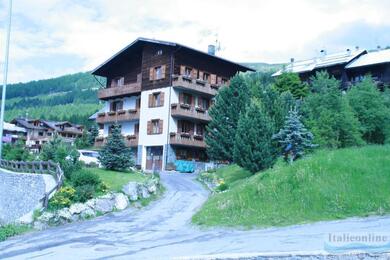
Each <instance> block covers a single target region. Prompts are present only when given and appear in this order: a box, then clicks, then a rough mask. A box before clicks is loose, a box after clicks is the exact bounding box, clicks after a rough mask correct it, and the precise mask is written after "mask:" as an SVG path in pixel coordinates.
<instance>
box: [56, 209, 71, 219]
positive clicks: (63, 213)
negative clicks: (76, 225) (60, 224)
mask: <svg viewBox="0 0 390 260" xmlns="http://www.w3.org/2000/svg"><path fill="white" fill-rule="evenodd" d="M57 216H58V218H59V219H60V220H65V221H67V222H71V221H72V214H70V212H69V208H63V209H60V210H59V211H57Z"/></svg>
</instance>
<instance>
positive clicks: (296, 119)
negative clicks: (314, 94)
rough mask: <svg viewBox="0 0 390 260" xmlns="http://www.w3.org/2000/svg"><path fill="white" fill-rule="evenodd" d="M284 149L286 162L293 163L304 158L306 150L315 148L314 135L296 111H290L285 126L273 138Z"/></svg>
mask: <svg viewBox="0 0 390 260" xmlns="http://www.w3.org/2000/svg"><path fill="white" fill-rule="evenodd" d="M273 139H275V140H277V141H278V142H279V144H281V147H282V149H283V153H284V155H285V156H284V159H285V161H289V162H292V161H294V160H296V159H298V158H299V157H302V156H303V154H304V152H305V150H307V149H311V148H314V147H315V145H314V144H313V143H312V141H313V134H312V133H311V132H310V131H308V130H307V129H306V127H305V126H304V125H303V123H302V122H301V119H300V115H299V114H298V111H297V110H296V109H294V110H290V111H289V113H288V116H287V117H286V121H285V123H284V126H283V128H282V129H280V131H279V132H278V133H277V134H275V135H274V136H273Z"/></svg>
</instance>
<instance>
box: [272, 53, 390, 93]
mask: <svg viewBox="0 0 390 260" xmlns="http://www.w3.org/2000/svg"><path fill="white" fill-rule="evenodd" d="M323 70H325V71H327V72H328V73H329V74H330V75H332V76H334V77H335V78H336V79H338V80H340V81H341V87H342V88H343V89H348V88H349V87H351V86H352V85H353V84H355V83H357V82H359V81H361V80H362V79H363V77H364V76H366V75H371V76H372V78H373V80H374V81H375V82H376V83H377V85H378V87H380V88H383V86H385V85H389V84H390V49H385V50H383V49H380V47H378V49H377V50H375V51H371V52H367V51H366V50H360V49H359V48H355V49H354V50H350V49H347V50H346V51H344V52H338V53H332V54H327V53H326V51H325V50H322V51H321V52H320V54H319V55H318V57H315V58H312V59H308V60H301V61H295V60H294V59H291V62H290V63H289V64H287V65H286V66H285V67H284V68H283V69H281V70H279V71H278V72H276V73H274V74H273V76H275V77H277V76H279V75H281V74H282V73H284V72H293V73H298V74H299V76H300V78H301V80H302V81H305V82H308V81H310V77H311V76H313V75H315V73H316V72H317V71H323Z"/></svg>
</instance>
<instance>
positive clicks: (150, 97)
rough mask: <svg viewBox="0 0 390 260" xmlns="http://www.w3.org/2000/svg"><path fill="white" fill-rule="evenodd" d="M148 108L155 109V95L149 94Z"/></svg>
mask: <svg viewBox="0 0 390 260" xmlns="http://www.w3.org/2000/svg"><path fill="white" fill-rule="evenodd" d="M148 107H153V94H149V102H148Z"/></svg>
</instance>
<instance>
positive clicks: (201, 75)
mask: <svg viewBox="0 0 390 260" xmlns="http://www.w3.org/2000/svg"><path fill="white" fill-rule="evenodd" d="M198 78H199V79H202V80H203V71H199V77H198Z"/></svg>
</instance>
